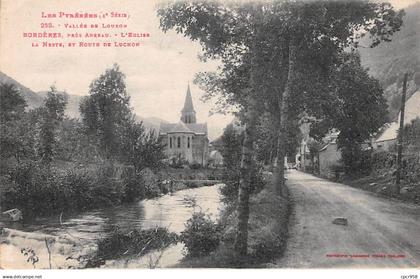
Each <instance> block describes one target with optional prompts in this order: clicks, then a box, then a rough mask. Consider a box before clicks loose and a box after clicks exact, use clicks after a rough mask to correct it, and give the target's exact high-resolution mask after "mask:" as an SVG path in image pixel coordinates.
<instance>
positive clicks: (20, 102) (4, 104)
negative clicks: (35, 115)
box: [0, 83, 27, 124]
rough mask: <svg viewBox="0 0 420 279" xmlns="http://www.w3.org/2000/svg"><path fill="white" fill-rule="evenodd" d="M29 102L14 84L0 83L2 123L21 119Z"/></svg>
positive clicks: (0, 118) (0, 114) (0, 117)
mask: <svg viewBox="0 0 420 279" xmlns="http://www.w3.org/2000/svg"><path fill="white" fill-rule="evenodd" d="M26 106H27V104H26V101H25V99H24V98H23V97H22V95H21V94H20V92H19V90H18V89H16V87H15V86H14V85H13V84H3V83H0V123H2V124H3V123H5V122H7V121H12V120H15V119H19V118H21V117H22V116H23V115H24V112H25V108H26Z"/></svg>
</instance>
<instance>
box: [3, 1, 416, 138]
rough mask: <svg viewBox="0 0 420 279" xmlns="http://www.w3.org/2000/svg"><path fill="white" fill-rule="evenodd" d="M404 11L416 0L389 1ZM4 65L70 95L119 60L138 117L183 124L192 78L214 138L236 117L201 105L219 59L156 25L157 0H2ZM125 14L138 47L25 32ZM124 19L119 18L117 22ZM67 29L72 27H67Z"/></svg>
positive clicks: (40, 86) (82, 91)
mask: <svg viewBox="0 0 420 279" xmlns="http://www.w3.org/2000/svg"><path fill="white" fill-rule="evenodd" d="M391 2H392V3H393V4H394V6H395V7H397V8H403V7H405V6H407V5H409V4H412V3H414V2H415V0H398V1H391ZM0 3H1V25H0V28H1V29H0V31H1V33H0V34H1V35H0V36H1V37H0V39H1V40H0V70H1V71H2V72H4V73H5V74H7V75H9V76H10V77H12V78H14V79H15V80H17V81H18V82H20V83H22V84H23V85H25V86H27V87H29V88H30V89H32V90H33V91H45V90H47V89H48V88H49V86H50V85H52V84H55V86H56V87H57V89H58V90H66V91H67V92H68V93H69V94H74V95H87V94H88V90H89V84H90V83H91V82H92V80H94V79H95V78H97V77H98V76H99V75H100V74H101V73H103V72H104V71H105V69H107V68H110V67H111V66H112V65H113V64H114V63H118V64H119V65H120V68H121V70H122V72H124V73H125V75H126V84H127V90H128V93H129V94H130V96H131V101H132V107H133V108H134V111H135V112H136V114H138V115H140V116H142V117H158V118H161V119H164V120H167V121H170V122H177V121H179V117H180V110H181V108H182V105H183V102H184V98H185V94H186V89H187V85H188V83H190V86H191V92H192V96H193V102H194V106H195V110H196V112H197V119H198V122H207V123H208V126H209V129H210V130H211V131H212V134H213V135H212V137H213V138H214V137H215V136H216V135H217V134H220V133H222V131H223V128H224V127H225V126H226V125H227V124H228V123H229V122H230V121H231V119H232V116H229V115H228V116H225V115H213V116H210V115H209V111H210V109H211V108H212V106H213V104H212V103H203V102H201V101H200V97H201V96H202V94H203V92H202V91H200V90H199V88H198V87H197V86H195V85H194V84H192V80H193V79H194V75H195V73H197V72H200V71H211V70H214V69H215V68H216V66H217V63H216V62H210V63H203V62H201V61H200V60H199V59H198V54H199V53H200V50H201V47H200V45H199V44H198V43H196V42H192V41H190V40H189V39H187V38H184V37H183V36H182V35H179V34H176V33H175V32H173V31H171V32H168V33H163V32H162V31H161V30H160V29H159V19H158V17H157V15H156V5H157V1H148V0H147V1H146V0H89V1H81V0H73V1H68V0H43V1H37V0H0ZM59 11H64V12H85V11H86V12H113V11H114V12H123V13H128V14H129V15H130V18H129V19H128V20H127V21H124V22H126V23H127V24H128V25H129V28H128V30H129V31H133V32H148V33H150V34H151V37H150V38H148V39H145V40H144V45H142V46H141V47H139V48H108V49H107V48H100V49H96V48H86V49H83V48H63V49H61V48H57V49H56V48H33V47H31V45H30V43H29V42H28V40H26V39H24V38H23V36H22V33H23V32H35V31H39V30H41V29H40V28H39V25H40V23H41V22H43V20H42V19H41V18H40V17H41V13H42V12H59ZM117 21H120V22H121V20H120V19H119V20H117ZM67 31H68V30H67Z"/></svg>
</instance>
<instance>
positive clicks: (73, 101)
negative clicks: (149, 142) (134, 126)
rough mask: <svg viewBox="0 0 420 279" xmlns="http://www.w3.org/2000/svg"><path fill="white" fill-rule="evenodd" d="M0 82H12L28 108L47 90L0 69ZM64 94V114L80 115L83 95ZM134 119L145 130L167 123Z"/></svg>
mask: <svg viewBox="0 0 420 279" xmlns="http://www.w3.org/2000/svg"><path fill="white" fill-rule="evenodd" d="M0 83H7V84H14V85H15V86H16V88H18V89H19V90H20V92H21V94H22V96H23V97H24V98H25V100H26V102H27V104H28V108H29V109H33V108H37V107H40V106H41V105H42V104H43V102H44V98H45V96H46V95H47V91H39V92H34V91H32V90H31V89H29V88H28V87H26V86H24V85H22V84H21V83H20V82H18V81H16V80H15V79H13V78H11V77H9V76H8V75H6V74H5V73H3V72H1V71H0ZM61 93H63V92H61ZM66 94H67V96H68V103H67V106H66V111H65V114H66V115H67V116H69V117H71V118H79V117H80V112H79V103H80V100H81V99H82V98H83V97H82V96H79V95H72V94H68V93H66ZM136 120H137V121H139V122H140V121H143V124H144V126H145V127H146V129H147V130H149V129H153V130H156V131H158V130H159V126H160V124H161V123H168V122H167V121H165V120H162V119H160V118H156V117H141V116H138V115H136Z"/></svg>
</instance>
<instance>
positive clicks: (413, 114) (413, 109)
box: [372, 91, 420, 151]
mask: <svg viewBox="0 0 420 279" xmlns="http://www.w3.org/2000/svg"><path fill="white" fill-rule="evenodd" d="M417 117H420V91H417V92H415V93H414V94H413V95H412V96H411V97H410V98H409V99H408V100H407V101H406V103H405V113H404V124H405V125H407V124H410V122H411V121H412V120H414V119H415V118H417ZM400 118H401V112H400V113H399V114H398V120H397V121H395V122H391V123H387V124H386V125H385V127H384V128H385V129H384V130H383V132H382V133H380V134H379V136H378V137H377V138H376V139H374V140H373V144H372V146H373V148H375V149H377V150H385V151H389V150H390V148H391V147H392V146H394V145H395V144H396V142H397V137H398V129H399V128H400Z"/></svg>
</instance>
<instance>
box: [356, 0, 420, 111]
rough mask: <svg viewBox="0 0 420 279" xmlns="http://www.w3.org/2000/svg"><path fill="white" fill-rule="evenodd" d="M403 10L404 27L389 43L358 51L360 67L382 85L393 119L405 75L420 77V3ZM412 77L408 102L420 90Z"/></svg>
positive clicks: (408, 91) (397, 108)
mask: <svg viewBox="0 0 420 279" xmlns="http://www.w3.org/2000/svg"><path fill="white" fill-rule="evenodd" d="M404 10H405V13H406V14H405V16H404V18H403V22H404V23H403V27H402V28H401V30H400V31H399V32H397V33H395V34H394V35H393V37H392V41H391V42H385V43H381V44H380V45H379V46H377V47H375V48H368V47H361V48H360V49H359V52H360V55H361V58H362V64H363V66H364V67H367V68H369V73H370V74H371V75H372V76H373V77H375V78H377V79H378V80H379V81H380V82H381V84H382V86H383V88H384V91H385V97H386V99H387V100H388V104H389V106H390V107H389V109H390V116H391V118H394V119H395V118H396V117H397V114H398V111H399V109H400V99H401V91H402V78H403V75H404V73H405V72H411V73H418V74H420V33H419V30H420V2H419V3H416V4H414V5H412V6H409V7H407V8H405V9H404ZM360 45H362V46H368V45H369V39H368V38H364V39H363V40H361V42H360ZM413 76H414V75H411V76H410V78H409V82H408V90H407V99H408V98H409V97H410V96H411V95H412V94H414V92H415V91H416V89H417V88H418V86H419V85H416V84H415V82H414V78H413Z"/></svg>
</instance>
